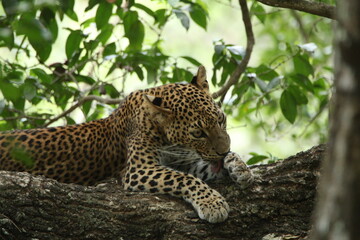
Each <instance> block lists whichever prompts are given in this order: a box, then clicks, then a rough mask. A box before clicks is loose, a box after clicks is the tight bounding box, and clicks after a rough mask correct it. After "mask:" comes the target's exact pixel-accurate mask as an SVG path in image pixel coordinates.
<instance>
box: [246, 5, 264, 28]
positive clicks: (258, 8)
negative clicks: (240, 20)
mask: <svg viewBox="0 0 360 240" xmlns="http://www.w3.org/2000/svg"><path fill="white" fill-rule="evenodd" d="M250 12H251V13H252V14H254V15H255V16H256V18H257V19H259V21H260V22H261V23H262V24H264V23H265V20H266V11H265V8H264V7H263V6H262V5H260V4H258V3H257V2H255V1H254V4H253V5H252V6H251V8H250Z"/></svg>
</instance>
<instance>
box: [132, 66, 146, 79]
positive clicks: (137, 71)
mask: <svg viewBox="0 0 360 240" xmlns="http://www.w3.org/2000/svg"><path fill="white" fill-rule="evenodd" d="M134 71H135V73H136V75H137V76H138V78H139V79H140V80H141V81H142V80H144V73H143V71H142V69H141V67H139V66H136V67H135V68H134Z"/></svg>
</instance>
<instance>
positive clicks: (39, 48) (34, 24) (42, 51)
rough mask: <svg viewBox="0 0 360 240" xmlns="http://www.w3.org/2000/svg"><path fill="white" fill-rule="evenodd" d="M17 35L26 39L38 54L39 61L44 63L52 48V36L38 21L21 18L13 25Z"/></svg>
mask: <svg viewBox="0 0 360 240" xmlns="http://www.w3.org/2000/svg"><path fill="white" fill-rule="evenodd" d="M15 29H16V31H17V33H18V34H24V35H25V36H27V37H28V39H29V42H30V44H31V46H33V48H34V49H35V51H36V53H37V54H38V56H39V58H40V61H42V62H44V61H45V60H46V59H47V58H48V57H49V55H50V52H51V47H52V40H53V37H52V34H51V32H50V31H49V29H47V28H46V27H45V26H44V25H43V24H42V23H41V22H40V21H39V20H38V19H35V18H32V17H29V16H22V17H21V18H20V19H19V22H18V23H17V24H16V25H15Z"/></svg>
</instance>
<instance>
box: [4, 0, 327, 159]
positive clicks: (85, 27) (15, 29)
mask: <svg viewBox="0 0 360 240" xmlns="http://www.w3.org/2000/svg"><path fill="white" fill-rule="evenodd" d="M219 2H220V3H209V5H207V4H205V1H202V0H181V1H180V0H168V1H164V0H154V1H143V2H138V1H136V2H135V1H134V0H130V1H122V0H106V1H105V0H89V1H86V2H85V5H86V6H85V7H84V8H81V4H75V0H61V1H56V0H46V1H36V0H2V7H3V11H4V14H2V16H1V17H0V51H2V52H4V53H6V54H2V55H1V56H0V91H1V92H0V130H8V129H14V128H34V127H43V126H48V125H49V124H51V123H53V122H54V121H55V120H57V119H58V118H59V117H61V119H63V120H64V121H65V124H74V123H75V122H76V121H75V120H74V116H73V114H70V111H69V114H64V115H63V116H62V115H61V116H59V117H57V116H56V115H57V112H56V111H54V110H53V109H60V111H61V112H64V111H66V110H68V109H69V108H71V106H72V105H73V104H74V102H78V103H79V102H81V100H82V99H84V97H86V96H103V97H109V98H115V99H118V98H119V99H121V98H123V97H124V86H126V84H127V83H128V82H129V81H131V80H132V79H134V78H137V79H139V80H141V81H146V82H147V83H148V84H157V83H158V82H159V81H160V82H161V83H169V82H181V81H184V80H186V79H191V77H192V75H193V72H194V71H195V69H196V67H197V66H198V65H200V64H201V63H200V62H199V60H198V59H197V57H196V56H182V57H180V59H182V61H179V58H176V57H173V56H170V55H168V54H167V53H166V52H164V50H163V48H162V43H163V41H165V40H164V36H163V29H164V27H165V26H166V25H167V24H168V23H169V22H170V21H174V20H175V19H176V21H179V22H180V23H181V26H182V27H184V28H185V29H189V28H190V27H194V26H195V25H197V26H199V27H200V28H201V29H203V31H207V26H208V24H209V21H210V20H211V15H210V14H209V12H211V11H209V10H210V9H213V8H216V4H230V7H231V6H233V7H234V5H235V4H236V1H235V2H233V3H232V2H231V1H226V0H224V1H219ZM330 2H331V1H330ZM82 4H84V2H82ZM231 4H233V5H231ZM248 5H249V8H250V12H251V15H252V24H253V25H254V26H256V32H255V38H256V44H257V45H255V48H257V47H258V46H259V48H260V49H261V53H257V54H258V56H257V58H258V59H259V60H258V61H257V62H258V63H257V62H255V63H251V64H250V66H248V67H247V68H246V71H245V73H244V74H243V75H242V76H241V79H240V80H239V81H238V82H237V84H236V85H235V86H234V87H232V88H231V91H230V92H229V93H228V94H227V96H226V97H225V98H224V108H225V111H226V112H227V113H228V114H229V115H231V116H232V117H234V119H237V120H241V122H245V123H249V124H248V125H250V126H251V127H252V128H254V129H255V130H256V131H258V130H260V129H261V130H262V131H264V133H265V136H267V137H269V136H270V137H271V136H274V135H276V134H277V135H281V134H283V133H284V131H286V132H288V133H289V132H290V134H293V136H294V138H299V137H302V138H303V139H310V138H311V139H312V138H314V136H313V133H314V132H317V134H316V141H318V142H321V141H325V140H326V128H324V125H326V124H327V117H326V114H323V113H324V112H325V113H326V112H327V108H328V101H329V94H330V91H329V89H330V87H331V85H332V79H331V76H332V68H331V67H329V65H330V64H329V59H331V37H329V35H331V24H330V20H326V19H322V18H320V17H316V16H311V15H309V14H304V13H299V12H294V11H289V10H278V9H274V8H269V7H264V5H261V4H260V3H258V2H256V1H248ZM224 14H226V13H224ZM239 16H240V14H239ZM239 18H240V17H239ZM289 19H290V20H289ZM225 24H227V25H230V24H232V23H225ZM63 29H65V31H66V33H67V34H68V35H67V37H66V41H65V44H64V49H57V46H58V45H54V43H55V42H56V40H57V39H59V37H60V36H59V32H64V30H63ZM279 29H280V30H279ZM199 30H200V29H199ZM234 34H237V33H234ZM244 36H245V35H244ZM187 38H188V36H184V38H183V39H187ZM183 39H172V40H171V41H183ZM192 41H193V42H194V43H193V44H194V45H196V44H201V43H200V42H196V41H195V40H192ZM264 41H265V42H264ZM213 43H214V48H213V49H209V51H213V55H212V64H213V66H212V71H213V74H212V76H210V80H211V83H212V85H213V86H214V87H216V88H218V87H221V86H222V85H223V84H224V83H225V82H226V81H227V80H228V79H229V77H230V75H231V74H232V72H233V71H234V70H235V68H236V66H237V65H238V64H239V63H240V62H241V60H242V58H243V57H244V49H245V47H246V46H238V45H233V44H229V43H227V42H226V41H225V40H223V39H220V40H216V41H214V42H213ZM56 51H61V52H64V53H65V56H66V60H65V61H64V59H57V58H56V56H53V53H54V52H56ZM209 70H210V69H209ZM209 72H210V71H209ZM119 81H122V87H119V84H116V82H119ZM94 99H95V98H94ZM94 99H92V98H88V99H87V101H82V102H81V104H79V105H78V107H79V108H80V109H81V111H82V115H83V117H84V118H85V120H86V121H90V120H93V119H97V118H100V117H103V115H104V114H106V111H105V110H106V109H107V108H108V105H105V104H102V103H100V102H97V101H95V100H94ZM115 106H116V105H112V106H111V107H112V108H113V107H115ZM291 126H297V128H292V127H291ZM289 127H290V130H288V129H289ZM294 129H295V130H294ZM263 159H264V156H262V155H257V154H255V153H253V158H252V159H251V163H256V162H257V161H262V160H263Z"/></svg>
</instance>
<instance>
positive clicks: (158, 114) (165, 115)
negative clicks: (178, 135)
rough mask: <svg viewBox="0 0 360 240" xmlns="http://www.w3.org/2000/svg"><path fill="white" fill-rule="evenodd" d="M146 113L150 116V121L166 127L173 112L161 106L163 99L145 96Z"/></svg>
mask: <svg viewBox="0 0 360 240" xmlns="http://www.w3.org/2000/svg"><path fill="white" fill-rule="evenodd" d="M143 97H144V104H145V108H146V111H147V112H148V113H149V114H150V119H151V120H152V121H156V122H158V123H159V124H161V125H165V124H166V123H167V122H169V121H170V120H171V119H172V118H173V115H172V111H171V110H170V109H168V108H164V107H162V106H161V103H162V101H163V99H162V98H161V97H155V96H151V95H146V94H143Z"/></svg>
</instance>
